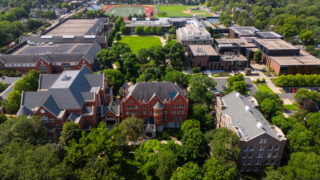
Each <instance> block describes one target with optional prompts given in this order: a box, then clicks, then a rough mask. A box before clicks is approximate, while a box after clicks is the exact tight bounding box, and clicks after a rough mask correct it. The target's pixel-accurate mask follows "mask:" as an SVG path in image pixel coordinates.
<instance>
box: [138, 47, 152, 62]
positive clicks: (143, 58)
mask: <svg viewBox="0 0 320 180" xmlns="http://www.w3.org/2000/svg"><path fill="white" fill-rule="evenodd" d="M149 54H150V53H149V51H148V49H146V48H142V49H139V50H138V53H137V58H138V60H139V63H140V64H146V63H147V62H148V59H149Z"/></svg>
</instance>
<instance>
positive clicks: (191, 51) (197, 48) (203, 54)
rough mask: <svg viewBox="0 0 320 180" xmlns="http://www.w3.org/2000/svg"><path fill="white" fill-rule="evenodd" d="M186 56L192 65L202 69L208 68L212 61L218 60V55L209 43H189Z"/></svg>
mask: <svg viewBox="0 0 320 180" xmlns="http://www.w3.org/2000/svg"><path fill="white" fill-rule="evenodd" d="M188 57H189V59H190V60H191V64H192V67H201V69H202V70H206V69H210V67H211V66H212V65H211V64H212V63H214V62H218V61H220V55H219V54H218V53H217V52H216V50H215V49H214V48H213V47H212V46H211V45H189V46H188Z"/></svg>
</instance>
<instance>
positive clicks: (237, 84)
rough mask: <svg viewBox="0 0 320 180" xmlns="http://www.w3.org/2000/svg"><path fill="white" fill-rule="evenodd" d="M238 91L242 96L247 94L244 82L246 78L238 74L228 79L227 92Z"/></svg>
mask: <svg viewBox="0 0 320 180" xmlns="http://www.w3.org/2000/svg"><path fill="white" fill-rule="evenodd" d="M231 91H238V92H239V93H241V94H247V93H248V91H247V88H246V82H245V81H244V76H243V75H242V74H238V75H235V76H230V77H229V78H228V84H227V92H231Z"/></svg>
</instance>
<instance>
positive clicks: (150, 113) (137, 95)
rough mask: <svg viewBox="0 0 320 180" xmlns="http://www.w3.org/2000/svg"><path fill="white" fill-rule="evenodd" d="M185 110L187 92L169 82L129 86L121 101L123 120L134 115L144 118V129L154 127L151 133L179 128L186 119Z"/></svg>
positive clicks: (186, 106)
mask: <svg viewBox="0 0 320 180" xmlns="http://www.w3.org/2000/svg"><path fill="white" fill-rule="evenodd" d="M188 108H189V99H188V98H187V93H186V90H183V89H181V88H180V87H179V86H178V85H177V84H174V83H171V82H140V83H137V84H134V85H131V86H130V87H129V88H127V89H126V90H125V92H124V98H123V99H122V101H121V112H122V119H125V118H127V117H130V116H132V115H134V116H136V117H138V118H142V119H144V120H145V124H146V126H147V125H150V124H154V126H155V128H154V131H155V130H157V131H159V132H161V131H163V129H164V128H180V127H181V125H182V123H183V122H184V121H185V120H186V119H187V117H188ZM146 133H148V132H146ZM150 133H152V134H154V132H150ZM147 136H148V135H147Z"/></svg>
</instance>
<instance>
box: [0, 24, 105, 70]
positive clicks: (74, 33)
mask: <svg viewBox="0 0 320 180" xmlns="http://www.w3.org/2000/svg"><path fill="white" fill-rule="evenodd" d="M108 28H109V23H108V19H106V18H101V19H65V20H63V21H61V22H60V23H58V24H57V25H55V26H53V27H51V28H49V29H48V30H47V31H45V32H43V33H42V34H41V35H40V36H21V37H20V43H19V44H18V45H17V46H15V47H14V48H12V49H10V50H8V51H7V52H6V53H4V54H3V55H1V56H0V68H2V69H9V70H17V71H21V72H23V73H26V72H28V71H29V70H31V69H35V70H38V71H40V72H41V73H44V74H50V73H60V72H62V71H63V70H74V69H81V67H82V66H87V67H89V69H92V70H93V69H95V67H96V66H97V64H96V61H95V57H96V54H97V52H99V51H100V50H101V48H103V47H107V42H106V38H105V34H104V33H105V32H106V31H107V30H108Z"/></svg>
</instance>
